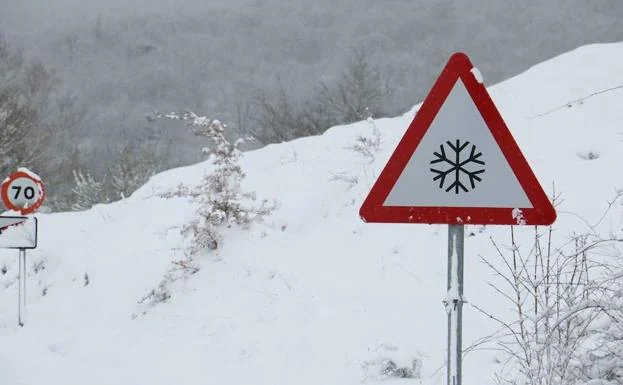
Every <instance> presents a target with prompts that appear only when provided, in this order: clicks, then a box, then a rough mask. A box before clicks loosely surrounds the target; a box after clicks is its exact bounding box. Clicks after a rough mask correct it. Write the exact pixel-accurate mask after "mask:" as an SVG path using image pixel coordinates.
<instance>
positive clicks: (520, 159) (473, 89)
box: [359, 53, 556, 225]
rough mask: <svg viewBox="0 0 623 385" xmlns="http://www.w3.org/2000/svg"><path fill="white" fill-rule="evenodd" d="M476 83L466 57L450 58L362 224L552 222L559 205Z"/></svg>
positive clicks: (370, 200) (372, 195)
mask: <svg viewBox="0 0 623 385" xmlns="http://www.w3.org/2000/svg"><path fill="white" fill-rule="evenodd" d="M478 77H479V74H478V72H477V70H475V69H474V67H473V66H472V63H471V62H470V61H469V58H468V57H467V56H466V55H465V54H463V53H456V54H454V55H452V57H451V58H450V60H449V61H448V64H446V66H445V68H444V69H443V71H442V72H441V75H440V76H439V78H438V79H437V81H436V83H435V85H434V86H433V88H432V89H431V91H430V93H429V94H428V96H427V97H426V99H425V100H424V102H423V103H422V106H421V108H420V110H419V111H418V112H417V114H416V115H415V118H414V119H413V122H412V123H411V125H410V126H409V128H408V129H407V132H406V133H405V134H404V136H403V138H402V140H401V141H400V143H399V144H398V147H396V150H395V151H394V153H393V154H392V156H391V157H390V158H389V161H388V162H387V165H385V168H384V169H383V171H382V172H381V175H380V176H379V178H378V179H377V181H376V183H375V184H374V186H373V187H372V190H371V191H370V194H369V195H368V197H367V198H366V200H365V201H364V203H363V205H362V207H361V209H360V211H359V213H360V215H361V218H362V219H363V220H364V221H366V222H389V223H447V224H500V225H502V224H504V225H518V224H526V225H547V224H551V223H553V222H554V220H555V219H556V211H555V210H554V207H553V206H552V204H551V203H550V201H549V199H548V197H547V195H546V194H545V192H544V191H543V189H542V188H541V186H540V184H539V182H538V180H537V179H536V177H535V176H534V173H533V172H532V170H531V169H530V166H529V165H528V162H526V159H525V158H524V156H523V155H522V153H521V150H520V149H519V147H518V146H517V143H516V142H515V140H514V139H513V137H512V135H511V133H510V131H509V130H508V127H507V126H506V124H505V123H504V120H503V119H502V117H501V116H500V113H499V112H498V110H497V108H496V107H495V105H494V104H493V101H492V100H491V97H490V96H489V93H488V92H487V89H486V88H485V87H484V85H483V84H481V82H479V80H478Z"/></svg>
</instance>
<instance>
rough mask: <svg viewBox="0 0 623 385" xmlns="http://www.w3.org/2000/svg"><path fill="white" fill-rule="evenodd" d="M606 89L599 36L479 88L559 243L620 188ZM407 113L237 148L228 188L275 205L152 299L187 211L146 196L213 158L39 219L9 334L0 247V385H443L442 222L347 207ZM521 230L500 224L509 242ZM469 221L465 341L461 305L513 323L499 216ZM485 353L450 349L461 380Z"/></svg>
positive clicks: (615, 59)
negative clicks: (457, 355)
mask: <svg viewBox="0 0 623 385" xmlns="http://www.w3.org/2000/svg"><path fill="white" fill-rule="evenodd" d="M474 64H475V65H478V63H474ZM486 75H487V74H486V73H485V74H484V77H485V83H486V81H487V79H486ZM432 81H433V79H431V84H432ZM620 85H623V44H609V45H593V46H587V47H582V48H579V49H577V50H575V51H573V52H570V53H568V54H565V55H562V56H560V57H557V58H554V59H552V60H550V61H548V62H545V63H543V64H540V65H538V66H536V67H534V68H532V69H530V70H528V71H527V72H525V73H523V74H521V75H519V76H517V77H515V78H512V79H510V80H508V81H505V82H503V83H501V84H498V85H495V86H493V87H491V88H490V93H491V95H492V97H493V100H494V101H495V102H496V104H497V106H498V108H499V110H500V112H501V114H502V116H503V117H504V118H505V120H506V122H507V124H508V126H509V127H510V129H511V131H512V133H513V135H514V136H515V139H516V140H517V142H518V144H519V145H520V147H521V148H522V150H523V152H524V155H525V156H526V158H527V159H528V161H529V162H530V164H531V166H532V167H533V170H534V171H535V173H536V175H537V177H538V178H539V180H540V181H541V184H542V185H543V186H544V188H545V190H546V192H547V193H548V194H551V193H552V191H553V187H554V186H555V191H556V193H557V194H562V196H561V200H560V201H559V206H558V220H557V222H556V223H555V226H554V228H555V233H554V234H555V237H556V238H555V240H556V241H557V242H560V243H563V242H565V241H566V240H567V239H568V236H569V234H570V233H571V232H572V231H586V230H587V223H596V222H597V221H598V220H599V219H600V218H601V216H602V214H603V212H604V210H605V209H606V208H607V206H608V201H609V200H611V199H612V198H613V196H614V195H615V193H616V191H617V189H621V188H623V179H621V177H620V173H621V165H622V164H623V151H622V150H623V143H622V142H621V140H623V136H622V133H623V126H622V125H621V122H622V121H623V108H621V107H620V105H621V100H622V99H623V89H612V90H610V91H607V92H603V93H599V92H601V91H603V90H606V89H611V88H613V87H617V86H620ZM592 94H595V95H594V96H591V97H589V98H586V99H584V100H582V101H579V99H582V98H584V97H587V96H589V95H592ZM576 100H578V101H577V102H574V101H576ZM416 109H417V107H416V108H414V109H413V110H412V111H410V112H408V113H406V114H405V115H404V116H400V117H397V118H394V119H381V120H376V121H374V122H360V123H357V124H353V125H349V126H340V127H334V128H332V129H331V130H329V131H328V132H326V134H324V135H322V136H318V137H310V138H303V139H299V140H296V141H293V142H288V143H283V144H279V145H271V146H268V147H266V148H263V149H261V150H258V151H254V152H250V153H247V154H245V156H244V158H243V167H244V169H245V171H246V173H247V179H246V181H245V185H244V187H245V189H246V190H253V191H255V192H256V193H257V195H258V197H259V198H269V199H275V200H276V201H277V202H278V204H279V209H278V210H277V211H275V212H274V213H273V214H272V215H271V216H269V217H267V219H266V220H265V221H264V223H259V224H254V225H253V226H252V227H251V228H250V229H248V230H243V229H239V228H236V227H232V228H231V229H227V230H225V232H224V241H223V242H222V244H221V245H220V246H219V248H218V250H216V251H210V252H207V253H206V254H205V255H203V256H201V258H199V260H198V262H199V265H200V268H201V270H200V271H199V272H198V273H196V274H194V275H191V276H189V277H188V278H187V279H183V280H178V281H176V282H175V283H173V284H172V285H171V294H172V297H171V298H170V300H169V301H167V302H165V303H158V304H155V305H154V306H150V305H146V304H139V303H138V302H139V300H140V299H141V298H143V297H144V296H145V295H147V294H148V293H149V292H150V290H152V289H154V288H156V287H157V286H158V284H159V283H160V282H161V281H162V279H163V277H164V275H165V274H166V273H167V271H169V270H170V269H171V266H172V262H173V261H176V260H180V259H183V258H184V247H185V245H186V244H187V242H186V241H184V238H183V237H182V235H181V234H180V228H181V226H183V225H184V224H186V223H187V222H188V221H189V220H190V219H191V218H192V217H193V215H194V210H195V207H194V206H193V205H192V204H190V203H189V201H188V200H186V199H183V198H169V199H164V198H162V197H160V193H164V192H167V191H172V190H174V189H175V188H176V186H178V185H179V184H180V183H185V184H188V185H196V184H198V183H199V182H200V180H201V177H202V175H203V173H204V171H205V170H209V169H210V168H211V167H212V166H211V165H210V164H208V163H203V164H197V165H195V166H191V167H186V168H181V169H175V170H170V171H167V172H164V173H162V174H159V175H157V176H155V177H153V178H152V179H151V181H150V182H149V183H148V184H147V185H146V186H144V187H143V188H141V189H140V190H139V191H137V192H136V193H135V194H134V195H133V196H132V197H130V198H128V199H125V200H123V201H120V202H117V203H115V204H111V205H100V206H96V207H95V208H93V209H92V210H90V211H87V212H84V213H66V214H65V213H64V214H54V215H41V216H40V217H39V218H40V239H39V248H38V249H36V250H35V251H33V252H29V254H28V261H29V262H28V272H29V276H28V300H27V303H28V312H29V314H28V320H27V322H26V326H25V327H24V328H20V327H18V326H17V325H16V311H17V309H16V308H17V283H16V277H17V272H18V268H17V262H18V260H17V252H14V251H7V250H3V251H2V254H0V255H1V258H0V267H1V266H2V265H5V266H6V268H7V270H6V273H4V274H3V275H1V276H0V306H1V309H2V312H0V384H2V385H5V384H6V385H19V384H23V385H39V384H48V385H61V384H62V385H67V384H91V385H111V384H118V385H126V384H127V385H130V384H133V385H142V384H147V385H170V384H190V385H192V384H215V385H216V384H219V385H225V384H232V385H233V384H236V385H242V384H256V385H257V384H262V385H278V384H283V385H286V384H288V385H289V384H296V385H307V384H309V385H312V384H313V385H319V384H323V385H332V384H335V385H338V384H339V385H347V384H361V383H365V384H376V383H380V382H383V383H394V382H395V383H417V384H425V385H428V384H442V383H444V381H445V374H444V367H443V361H444V356H445V353H444V348H445V346H446V345H445V338H446V314H445V311H444V308H443V305H442V303H441V301H442V299H443V298H444V295H445V287H446V270H445V269H446V254H445V253H446V242H447V240H446V232H447V230H446V228H445V227H444V226H428V225H381V224H364V223H363V222H362V221H361V220H360V219H359V217H358V210H359V207H360V205H361V202H362V201H363V199H364V197H365V196H366V194H367V192H368V191H369V189H370V187H371V186H372V184H373V182H374V180H375V178H376V176H377V175H378V173H379V171H380V169H381V168H382V167H383V165H384V164H385V162H386V160H387V158H388V157H389V155H390V153H391V151H392V150H393V149H394V147H395V146H396V144H397V142H398V141H399V139H400V138H401V136H402V134H403V133H404V131H405V129H406V128H407V126H408V125H409V123H410V121H411V120H412V118H413V116H414V113H415V111H416ZM374 125H376V126H377V127H378V129H379V130H380V132H381V139H382V144H381V149H380V151H379V152H377V153H375V159H374V161H373V162H371V161H370V159H369V158H366V157H364V156H362V155H361V154H360V153H357V152H355V151H353V150H351V149H349V147H350V146H352V145H353V144H355V142H356V138H357V136H358V135H363V136H371V135H372V131H373V126H374ZM349 181H350V182H349ZM622 227H623V210H622V208H621V205H620V204H616V205H615V206H614V207H613V208H612V209H611V211H610V213H609V215H608V216H606V217H605V219H603V220H602V221H601V222H600V224H599V226H598V230H600V231H605V232H611V233H614V234H619V235H620V234H621V231H622V230H621V229H622ZM532 232H533V229H530V228H522V229H519V230H517V233H518V235H517V236H518V239H519V242H522V241H523V242H525V243H527V242H529V241H530V237H531V236H532V234H533V233H532ZM467 233H468V234H470V235H471V236H469V237H467V239H466V245H465V246H466V266H465V269H466V273H465V274H466V275H465V294H466V297H467V298H466V299H467V301H468V302H469V303H468V304H467V305H466V306H465V314H464V322H465V326H464V328H465V331H464V333H465V335H464V346H465V347H468V346H470V345H471V344H472V343H473V342H474V341H476V340H478V339H480V338H482V337H484V336H487V335H489V334H491V333H493V332H495V331H496V330H497V325H496V324H495V323H494V321H492V320H490V319H488V318H487V317H485V316H483V315H482V314H481V313H479V312H478V311H476V310H475V309H474V308H473V307H472V306H470V305H471V304H474V305H477V306H479V307H481V308H485V309H487V310H488V311H491V312H494V313H495V314H498V315H499V316H500V317H506V316H510V313H508V309H507V308H508V306H507V305H506V304H505V303H504V302H503V300H502V299H501V298H500V296H499V295H497V294H496V293H495V292H494V291H493V289H491V288H490V287H489V286H488V284H487V280H489V279H492V278H491V272H490V270H489V269H488V268H487V267H486V266H485V265H484V264H482V263H480V262H479V257H478V256H479V255H483V256H487V257H489V258H491V259H494V258H495V252H494V249H493V247H492V246H491V242H490V237H494V238H495V239H496V240H497V241H498V242H499V243H500V244H508V243H509V229H508V227H504V226H499V227H487V228H483V227H480V226H468V228H467ZM487 347H494V343H491V344H489V345H486V344H485V345H482V346H479V349H471V350H470V351H469V352H468V353H466V355H465V359H464V378H465V379H464V383H465V384H466V385H480V384H484V383H491V382H492V378H493V377H492V376H493V373H494V372H495V371H496V370H499V369H500V364H499V363H497V362H499V360H501V359H502V358H503V357H502V356H501V355H500V354H501V353H500V352H498V351H496V350H494V349H487ZM386 359H391V360H393V361H395V362H396V364H398V365H399V366H411V365H412V362H413V361H414V360H418V361H419V362H421V379H416V380H398V379H394V380H392V379H386V378H384V377H383V376H381V375H380V373H379V372H380V368H381V365H382V362H383V360H386ZM392 381H394V382H392Z"/></svg>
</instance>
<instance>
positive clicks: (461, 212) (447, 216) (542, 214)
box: [359, 52, 556, 225]
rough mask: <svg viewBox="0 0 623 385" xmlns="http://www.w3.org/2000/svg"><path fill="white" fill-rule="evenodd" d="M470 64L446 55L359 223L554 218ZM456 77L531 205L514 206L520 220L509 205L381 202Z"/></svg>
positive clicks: (511, 222) (548, 220)
mask: <svg viewBox="0 0 623 385" xmlns="http://www.w3.org/2000/svg"><path fill="white" fill-rule="evenodd" d="M472 68H473V65H472V63H471V62H470V60H469V58H468V57H467V55H465V54H464V53H461V52H458V53H455V54H454V55H452V56H451V57H450V60H448V64H446V66H445V67H444V69H443V71H442V72H441V75H439V78H438V79H437V81H436V82H435V85H433V88H432V89H431V91H430V93H429V94H428V96H427V97H426V99H425V100H424V102H423V103H422V106H421V108H420V110H419V111H418V112H417V114H416V115H415V118H414V119H413V121H412V122H411V125H409V128H408V129H407V131H406V132H405V134H404V136H403V137H402V139H401V140H400V143H399V144H398V146H397V147H396V149H395V150H394V153H393V154H392V156H391V157H390V158H389V161H388V162H387V164H386V165H385V168H384V169H383V171H382V172H381V175H380V176H379V178H378V179H377V181H376V182H375V184H374V186H373V187H372V190H371V191H370V193H369V194H368V197H367V198H366V200H365V201H364V202H363V205H362V206H361V209H360V210H359V215H360V216H361V218H362V219H363V220H364V221H365V222H382V223H429V224H433V223H443V224H498V225H517V224H526V225H549V224H551V223H553V222H554V221H555V220H556V211H555V210H554V207H553V206H552V204H551V202H550V200H549V199H548V197H547V195H546V194H545V192H544V191H543V189H542V188H541V185H540V184H539V181H538V180H537V179H536V177H535V176H534V173H533V172H532V169H531V168H530V166H529V165H528V162H527V161H526V159H525V158H524V156H523V154H522V153H521V150H520V149H519V146H517V143H516V142H515V139H513V136H512V135H511V133H510V131H509V130H508V127H507V126H506V123H504V120H503V119H502V116H501V115H500V113H499V112H498V110H497V108H496V107H495V105H494V104H493V101H492V100H491V97H490V96H489V93H488V92H487V89H486V88H485V86H484V85H483V84H481V83H479V82H478V81H477V80H476V78H475V76H474V75H473V74H472V73H471V72H470V71H471V70H472ZM459 78H460V79H461V80H462V81H463V83H464V85H465V88H466V89H467V91H468V92H469V95H470V96H471V98H472V100H473V101H474V104H475V105H476V107H477V108H478V111H480V114H481V115H482V117H483V119H484V121H485V123H486V124H487V126H488V127H489V130H490V131H491V134H492V135H493V137H494V138H495V141H496V142H497V144H498V145H499V146H500V149H501V150H502V153H503V154H504V156H505V157H506V160H507V162H508V164H509V165H510V167H511V169H512V170H513V172H514V173H515V176H516V177H517V179H518V180H519V184H520V185H521V187H522V188H523V189H524V191H525V193H526V195H527V197H528V199H529V200H530V202H531V203H532V206H533V208H522V207H519V209H521V214H522V216H523V220H520V218H517V215H514V213H513V210H514V209H515V208H513V207H509V208H486V207H402V206H384V205H383V203H384V202H385V200H386V199H387V196H388V195H389V193H390V192H391V190H392V189H393V187H394V185H395V183H396V181H397V180H398V178H399V177H400V175H401V173H402V171H403V170H404V169H405V167H406V166H407V163H408V162H409V160H410V159H411V156H412V155H413V153H414V152H415V150H416V148H417V146H418V145H419V144H420V141H421V140H422V138H423V137H424V134H425V133H426V131H427V130H428V128H429V127H430V125H431V123H432V122H433V120H434V118H435V116H436V115H437V113H438V112H439V110H440V109H441V106H442V105H443V104H444V102H445V101H446V98H447V97H448V95H449V94H450V91H452V88H453V87H454V84H455V83H456V82H457V81H458V79H459Z"/></svg>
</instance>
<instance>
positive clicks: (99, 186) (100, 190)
mask: <svg viewBox="0 0 623 385" xmlns="http://www.w3.org/2000/svg"><path fill="white" fill-rule="evenodd" d="M73 175H74V187H73V188H72V192H73V194H74V198H73V203H72V205H71V209H72V210H74V211H82V210H88V209H90V208H91V207H93V205H95V204H97V203H104V202H108V198H107V197H106V193H105V191H104V183H102V182H99V181H97V180H95V178H94V177H93V176H92V175H91V173H90V172H88V171H86V172H83V171H82V170H74V171H73Z"/></svg>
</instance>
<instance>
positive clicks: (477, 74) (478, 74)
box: [469, 67, 484, 84]
mask: <svg viewBox="0 0 623 385" xmlns="http://www.w3.org/2000/svg"><path fill="white" fill-rule="evenodd" d="M469 72H471V73H472V75H474V78H476V81H477V82H478V83H480V84H482V83H483V82H484V78H483V77H482V73H481V72H480V71H479V70H478V68H476V67H474V68H472V69H471V70H470V71H469Z"/></svg>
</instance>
